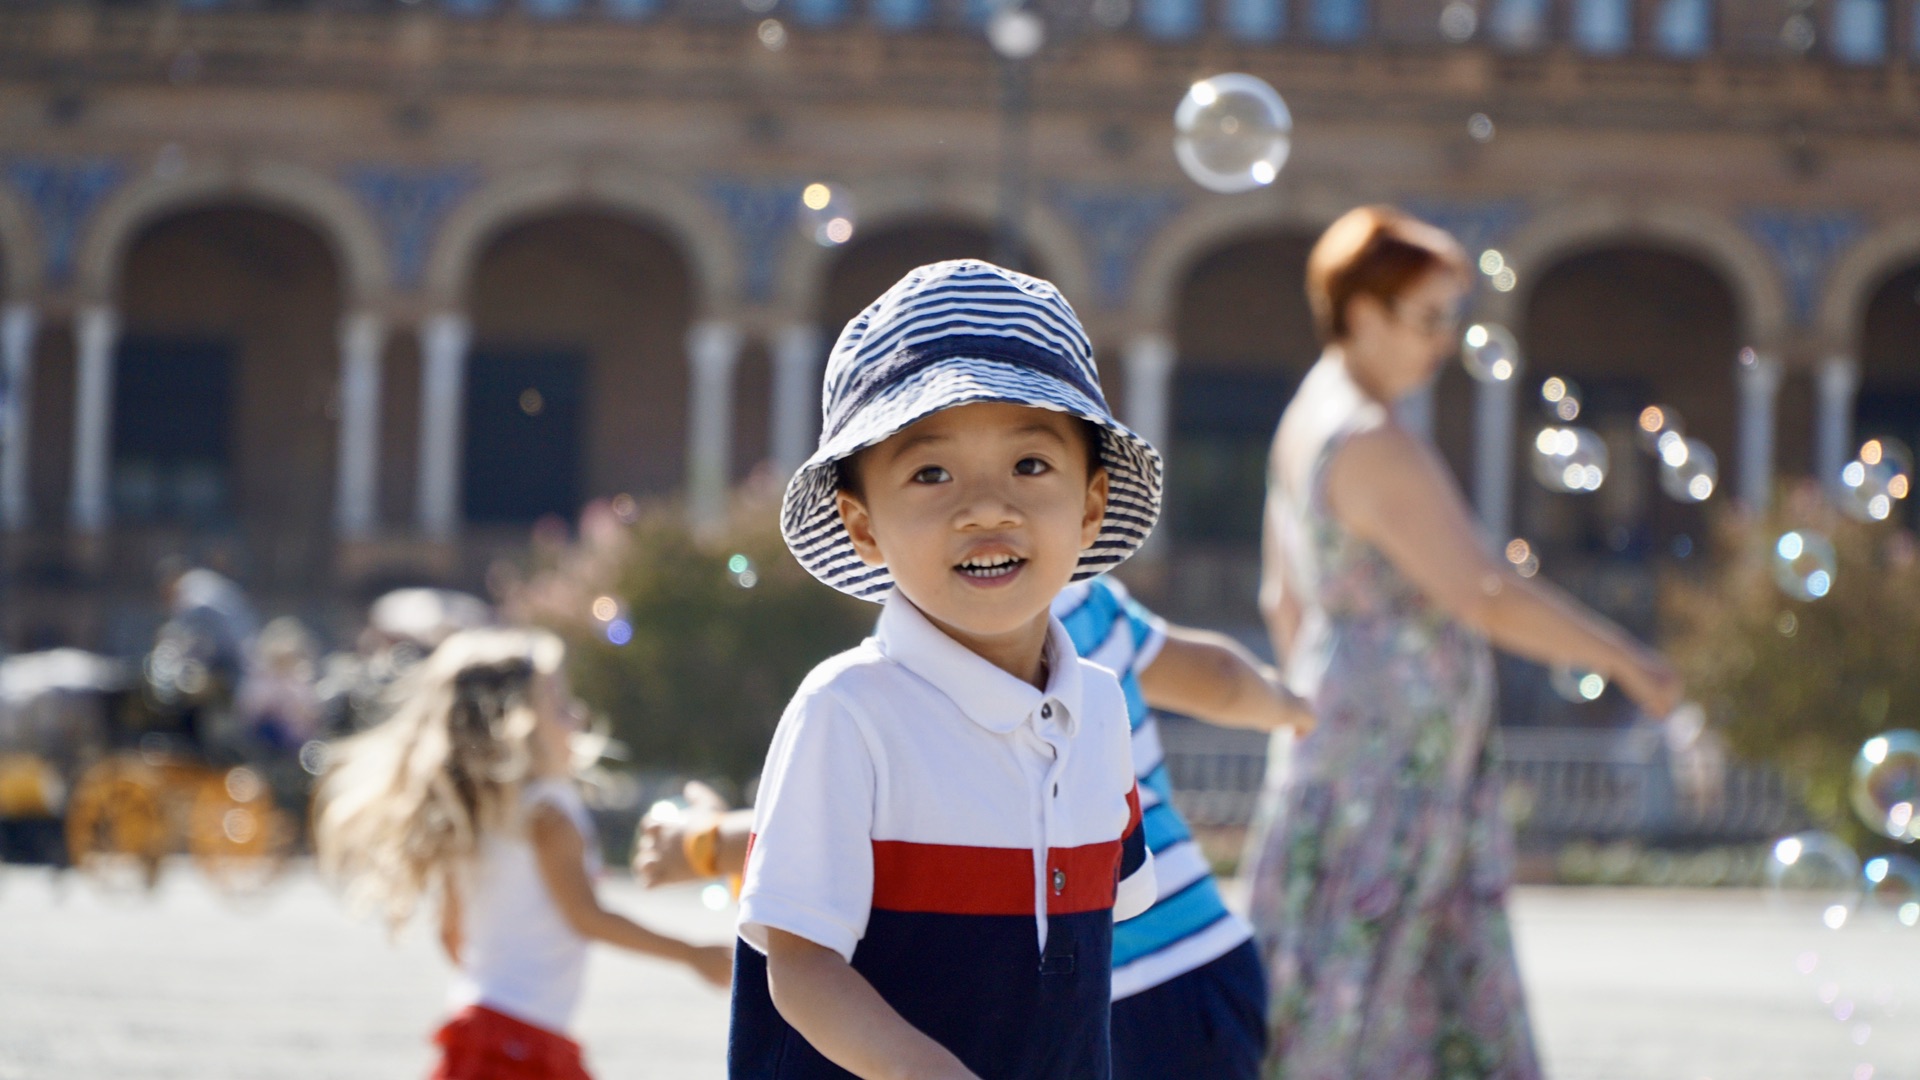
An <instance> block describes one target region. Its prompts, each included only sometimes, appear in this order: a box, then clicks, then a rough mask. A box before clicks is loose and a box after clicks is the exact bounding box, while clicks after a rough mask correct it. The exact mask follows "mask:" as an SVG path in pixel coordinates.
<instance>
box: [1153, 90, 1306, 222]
mask: <svg viewBox="0 0 1920 1080" xmlns="http://www.w3.org/2000/svg"><path fill="white" fill-rule="evenodd" d="M1173 128H1174V137H1173V155H1174V157H1175V158H1176V159H1177V160H1178V161H1179V162H1180V168H1182V169H1184V170H1185V171H1186V174H1187V176H1188V177H1189V178H1191V179H1192V180H1193V182H1194V183H1196V184H1199V185H1200V186H1201V187H1203V188H1206V189H1207V190H1208V191H1217V192H1220V193H1222V194H1225V195H1232V194H1236V193H1238V192H1242V191H1252V190H1253V189H1255V188H1262V187H1266V186H1267V185H1268V184H1271V183H1273V181H1274V179H1275V178H1277V177H1278V176H1279V175H1280V169H1281V167H1282V166H1284V165H1285V164H1286V163H1287V154H1288V153H1289V152H1290V151H1291V150H1292V148H1293V114H1292V113H1290V112H1288V111H1287V103H1286V102H1285V101H1282V100H1281V99H1280V95H1279V93H1278V92H1277V91H1275V90H1274V88H1273V87H1271V86H1268V85H1267V84H1266V82H1265V81H1264V80H1262V79H1259V78H1256V77H1254V76H1252V75H1241V74H1227V75H1215V76H1213V77H1212V78H1210V79H1202V80H1200V81H1199V82H1197V83H1194V84H1193V86H1192V87H1190V88H1188V90H1187V96H1186V97H1183V98H1181V99H1180V105H1179V107H1178V108H1176V109H1175V110H1174V112H1173Z"/></svg>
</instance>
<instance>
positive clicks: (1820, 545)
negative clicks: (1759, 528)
mask: <svg viewBox="0 0 1920 1080" xmlns="http://www.w3.org/2000/svg"><path fill="white" fill-rule="evenodd" d="M1837 567H1838V560H1837V558H1836V557H1835V555H1834V553H1833V543H1832V542H1831V541H1829V540H1828V539H1827V538H1826V537H1824V536H1822V535H1820V534H1819V533H1817V532H1813V531H1811V530H1809V529H1794V530H1792V531H1791V532H1784V533H1781V534H1780V539H1779V540H1777V541H1775V542H1774V545H1773V580H1774V584H1776V585H1779V586H1780V591H1781V592H1783V593H1786V594H1787V595H1788V596H1791V597H1793V598H1794V599H1795V600H1818V599H1820V598H1821V597H1823V596H1825V595H1827V593H1829V592H1831V591H1833V575H1834V572H1835V570H1836V569H1837Z"/></svg>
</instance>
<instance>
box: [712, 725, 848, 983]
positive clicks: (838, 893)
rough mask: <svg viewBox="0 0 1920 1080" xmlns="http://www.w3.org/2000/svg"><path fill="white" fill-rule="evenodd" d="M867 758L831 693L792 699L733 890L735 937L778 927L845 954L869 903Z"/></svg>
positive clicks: (761, 941)
mask: <svg viewBox="0 0 1920 1080" xmlns="http://www.w3.org/2000/svg"><path fill="white" fill-rule="evenodd" d="M873 800H874V765H873V756H872V753H871V752H870V750H869V749H868V746H867V742H866V739H865V737H864V736H863V735H862V734H861V732H860V728H859V725H858V723H857V722H856V721H855V719H854V717H853V716H852V715H851V714H850V713H849V712H848V710H847V709H846V708H845V706H844V705H843V704H841V703H840V702H839V701H838V700H837V699H836V698H835V697H834V696H833V695H832V694H831V693H828V692H822V691H814V692H811V693H804V692H803V694H802V695H801V696H799V697H796V698H795V699H794V700H793V703H792V704H790V705H789V706H788V707H787V713H786V715H785V716H783V717H781V719H780V726H779V729H778V730H777V731H775V733H774V737H773V745H772V747H771V748H770V749H769V750H768V752H767V765H766V770H765V772H764V773H762V775H761V779H760V793H759V798H758V800H757V802H756V805H755V808H754V819H753V837H752V839H751V841H750V846H749V848H748V851H747V867H746V875H745V882H744V884H743V886H742V888H741V891H740V936H741V938H742V939H743V940H745V941H746V943H747V944H749V945H751V946H753V947H754V948H755V949H758V950H760V951H761V952H765V951H766V949H767V930H768V929H769V928H771V929H777V930H784V931H786V932H787V933H789V934H793V935H795V936H796V937H802V938H805V939H807V940H808V941H811V942H813V943H815V944H817V945H820V946H822V947H824V948H828V949H832V950H833V951H835V952H837V953H839V954H840V955H841V956H842V957H844V958H846V959H847V960H849V961H851V960H852V959H853V950H854V946H856V945H858V944H859V942H860V939H861V938H862V937H863V936H865V934H866V930H867V915H868V912H869V911H870V909H871V907H872V903H873V839H872V838H873Z"/></svg>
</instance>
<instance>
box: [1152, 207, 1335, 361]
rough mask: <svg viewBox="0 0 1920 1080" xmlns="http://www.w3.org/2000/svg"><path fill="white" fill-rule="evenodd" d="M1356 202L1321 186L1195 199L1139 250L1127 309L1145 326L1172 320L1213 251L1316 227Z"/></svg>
mask: <svg viewBox="0 0 1920 1080" xmlns="http://www.w3.org/2000/svg"><path fill="white" fill-rule="evenodd" d="M1354 205H1355V202H1354V199H1353V196H1352V195H1351V194H1350V193H1346V194H1342V193H1336V192H1331V191H1318V190H1313V191H1304V192H1294V193H1285V194H1284V197H1283V193H1280V192H1274V193H1272V195H1271V196H1267V195H1262V196H1257V197H1256V196H1232V197H1214V198H1204V199H1200V200H1196V201H1195V202H1193V203H1192V204H1190V205H1189V206H1188V207H1187V208H1186V209H1184V210H1183V211H1181V212H1180V214H1178V215H1177V216H1176V217H1174V219H1173V220H1172V221H1169V222H1168V223H1167V224H1166V225H1165V226H1163V227H1162V228H1161V229H1160V230H1159V232H1157V233H1156V234H1155V235H1154V237H1153V239H1152V240H1151V241H1150V242H1149V243H1148V244H1147V247H1146V250H1145V251H1143V252H1142V253H1141V255H1140V259H1139V261H1138V262H1137V263H1136V264H1135V267H1134V274H1133V290H1132V294H1131V301H1130V303H1129V305H1128V306H1129V309H1130V310H1131V311H1132V312H1133V314H1134V315H1135V316H1136V317H1137V318H1138V319H1140V321H1141V322H1142V323H1144V324H1145V325H1147V326H1154V327H1165V326H1169V325H1171V320H1172V319H1173V316H1174V312H1175V310H1176V308H1177V307H1178V306H1179V303H1180V293H1181V290H1182V288H1183V287H1184V286H1185V283H1186V280H1187V277H1188V275H1189V274H1191V273H1192V272H1193V270H1194V268H1195V267H1196V266H1198V265H1199V264H1200V263H1201V262H1202V261H1203V260H1205V259H1206V258H1208V257H1209V256H1211V255H1213V254H1214V253H1216V252H1217V251H1219V250H1221V249H1223V248H1225V247H1227V246H1228V245H1230V244H1232V243H1234V242H1235V241H1237V240H1240V239H1242V238H1245V237H1247V236H1251V235H1256V234H1270V233H1275V232H1289V231H1294V232H1298V231H1311V232H1314V233H1318V232H1319V231H1320V230H1322V229H1324V228H1326V227H1327V226H1328V225H1330V224H1332V223H1333V220H1334V219H1335V218H1337V217H1339V216H1340V214H1341V213H1343V212H1345V211H1346V210H1349V209H1351V208H1352V207H1353V206H1354Z"/></svg>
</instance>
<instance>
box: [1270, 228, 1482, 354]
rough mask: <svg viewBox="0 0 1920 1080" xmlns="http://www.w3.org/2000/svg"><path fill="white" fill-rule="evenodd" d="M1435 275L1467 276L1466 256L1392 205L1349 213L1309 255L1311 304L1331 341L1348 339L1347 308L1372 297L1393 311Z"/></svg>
mask: <svg viewBox="0 0 1920 1080" xmlns="http://www.w3.org/2000/svg"><path fill="white" fill-rule="evenodd" d="M1434 270H1445V271H1447V272H1449V273H1454V274H1459V275H1460V276H1461V277H1468V276H1469V275H1470V273H1471V271H1470V270H1469V269H1468V264H1467V254H1466V252H1465V251H1462V250H1461V248H1460V243H1459V241H1457V240H1455V239H1454V238H1453V237H1451V236H1449V235H1447V233H1446V231H1445V230H1443V229H1439V228H1436V227H1434V226H1432V225H1429V224H1427V223H1426V222H1424V221H1421V220H1420V219H1419V218H1416V217H1414V216H1413V215H1411V214H1409V213H1406V212H1405V211H1403V210H1398V209H1395V208H1394V207H1391V206H1362V207H1358V208H1356V209H1353V210H1349V211H1347V212H1346V213H1345V214H1342V215H1341V216H1340V220H1338V221H1336V222H1334V223H1333V224H1332V225H1330V226H1328V228H1327V231H1326V232H1324V233H1322V234H1321V235H1320V239H1319V241H1318V242H1317V243H1315V244H1314V245H1313V253H1312V254H1311V255H1308V256H1307V303H1308V304H1309V305H1311V306H1312V308H1313V325H1314V329H1315V330H1317V331H1318V332H1319V334H1320V339H1321V340H1322V341H1326V342H1334V341H1340V340H1342V339H1344V338H1345V337H1346V336H1347V333H1348V330H1349V327H1348V326H1347V304H1348V303H1349V302H1350V301H1352V300H1353V298H1354V297H1356V296H1371V297H1373V298H1375V299H1376V300H1379V301H1380V302H1381V303H1382V304H1385V305H1387V306H1389V307H1391V306H1392V305H1393V302H1394V301H1395V300H1398V299H1399V298H1400V296H1401V294H1403V293H1405V292H1406V291H1407V290H1408V289H1409V288H1411V287H1412V286H1413V284H1414V282H1416V281H1419V280H1420V279H1421V278H1423V277H1425V276H1426V275H1427V274H1428V273H1430V272H1432V271H1434Z"/></svg>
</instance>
